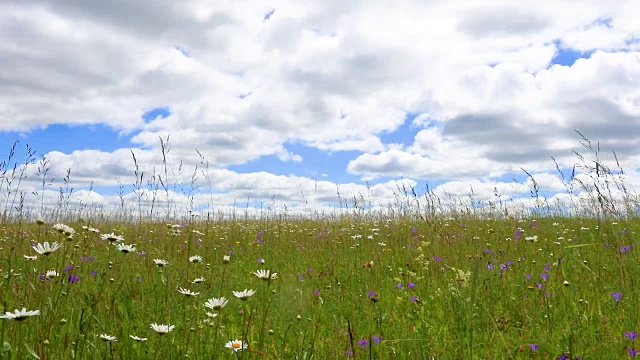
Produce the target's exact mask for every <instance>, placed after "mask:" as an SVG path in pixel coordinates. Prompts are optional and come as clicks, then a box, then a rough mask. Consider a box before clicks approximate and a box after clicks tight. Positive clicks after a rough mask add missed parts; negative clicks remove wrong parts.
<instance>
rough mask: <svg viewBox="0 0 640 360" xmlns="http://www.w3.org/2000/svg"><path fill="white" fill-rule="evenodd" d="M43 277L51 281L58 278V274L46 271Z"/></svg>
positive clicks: (53, 271)
mask: <svg viewBox="0 0 640 360" xmlns="http://www.w3.org/2000/svg"><path fill="white" fill-rule="evenodd" d="M44 276H46V277H47V278H49V279H53V278H54V277H58V276H60V273H59V272H57V271H55V270H47V272H46V273H45V274H44Z"/></svg>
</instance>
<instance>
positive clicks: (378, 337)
mask: <svg viewBox="0 0 640 360" xmlns="http://www.w3.org/2000/svg"><path fill="white" fill-rule="evenodd" d="M371 340H373V343H374V344H376V345H377V344H380V341H382V336H375V335H373V336H372V337H371Z"/></svg>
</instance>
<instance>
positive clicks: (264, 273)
mask: <svg viewBox="0 0 640 360" xmlns="http://www.w3.org/2000/svg"><path fill="white" fill-rule="evenodd" d="M253 275H255V277H257V278H259V279H262V280H269V279H271V280H275V279H277V278H278V274H277V273H271V271H270V270H264V269H260V270H258V271H256V272H254V273H253Z"/></svg>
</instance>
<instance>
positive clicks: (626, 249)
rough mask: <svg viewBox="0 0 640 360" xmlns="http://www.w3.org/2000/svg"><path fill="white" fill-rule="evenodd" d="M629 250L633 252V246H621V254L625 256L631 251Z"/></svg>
mask: <svg viewBox="0 0 640 360" xmlns="http://www.w3.org/2000/svg"><path fill="white" fill-rule="evenodd" d="M629 250H631V246H630V245H623V246H620V254H624V253H626V252H627V251H629Z"/></svg>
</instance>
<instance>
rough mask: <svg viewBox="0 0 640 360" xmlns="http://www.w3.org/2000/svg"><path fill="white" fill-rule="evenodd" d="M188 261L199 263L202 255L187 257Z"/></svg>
mask: <svg viewBox="0 0 640 360" xmlns="http://www.w3.org/2000/svg"><path fill="white" fill-rule="evenodd" d="M189 261H190V262H192V263H199V262H202V256H200V255H193V256H191V257H190V258H189Z"/></svg>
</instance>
